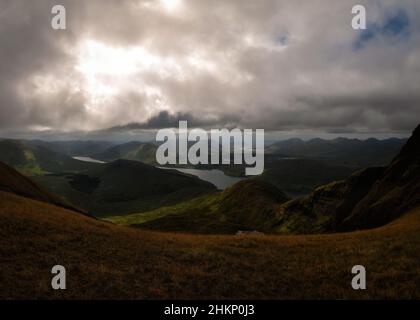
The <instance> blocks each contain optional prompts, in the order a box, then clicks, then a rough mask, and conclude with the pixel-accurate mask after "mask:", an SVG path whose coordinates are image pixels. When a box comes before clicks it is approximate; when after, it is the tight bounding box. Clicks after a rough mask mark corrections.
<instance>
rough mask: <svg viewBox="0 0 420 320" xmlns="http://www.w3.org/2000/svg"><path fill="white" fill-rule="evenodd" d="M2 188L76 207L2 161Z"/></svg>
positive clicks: (0, 180) (0, 170)
mask: <svg viewBox="0 0 420 320" xmlns="http://www.w3.org/2000/svg"><path fill="white" fill-rule="evenodd" d="M0 177H1V179H0V190H1V191H6V192H11V193H14V194H17V195H20V196H23V197H27V198H31V199H34V200H38V201H43V202H47V203H50V204H53V205H57V206H61V207H64V208H68V209H72V210H79V209H75V207H74V206H72V205H71V204H70V203H68V202H67V201H65V200H64V199H62V198H60V197H58V196H56V195H54V194H52V193H50V192H48V191H46V190H45V189H43V188H42V187H40V186H39V185H37V184H36V183H35V182H33V181H32V180H31V179H28V178H26V177H25V176H23V175H21V174H20V173H19V172H18V171H16V170H15V169H13V168H11V167H9V166H7V165H5V164H4V163H2V162H0Z"/></svg>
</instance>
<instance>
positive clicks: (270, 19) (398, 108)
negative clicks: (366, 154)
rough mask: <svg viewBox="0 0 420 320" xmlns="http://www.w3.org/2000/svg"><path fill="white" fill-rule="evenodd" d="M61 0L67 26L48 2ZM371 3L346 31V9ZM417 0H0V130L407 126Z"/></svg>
mask: <svg viewBox="0 0 420 320" xmlns="http://www.w3.org/2000/svg"><path fill="white" fill-rule="evenodd" d="M55 4H62V5H64V7H65V8H66V30H54V29H53V28H52V27H51V19H52V18H53V14H51V8H52V7H53V5H55ZM356 4H363V5H365V6H366V9H367V30H353V29H352V27H351V20H352V18H353V15H352V13H351V10H352V7H353V6H354V5H356ZM419 17H420V1H418V0H378V1H375V0H369V1H360V0H358V1H352V0H341V1H336V0H305V1H304V0H294V1H284V0H258V1H257V0H240V1H238V0H190V1H187V0H71V1H66V0H61V1H52V0H37V1H29V0H0V134H2V133H3V135H4V134H7V133H10V132H20V133H22V132H23V133H28V134H32V135H34V136H35V135H36V134H37V133H40V134H41V133H49V134H51V133H57V134H58V133H60V134H72V133H73V134H74V133H76V132H79V133H80V132H95V133H97V134H99V135H100V133H104V132H106V133H107V134H114V133H115V134H121V132H123V133H126V132H133V131H134V132H135V131H136V130H138V131H143V130H146V131H147V130H153V129H159V128H166V127H173V126H177V123H178V121H179V120H187V121H188V123H189V126H190V127H202V128H223V127H227V128H233V127H239V128H249V129H266V130H268V131H273V132H282V133H284V134H287V135H299V134H305V132H318V133H319V135H322V134H324V135H325V134H326V135H328V134H332V135H357V134H367V135H380V134H387V135H404V134H408V133H409V132H411V131H412V130H413V129H414V127H415V126H416V125H417V124H418V123H419V122H420V121H419V120H420V90H419V86H420V85H419V84H420V54H419V52H420V32H419V31H420V18H419Z"/></svg>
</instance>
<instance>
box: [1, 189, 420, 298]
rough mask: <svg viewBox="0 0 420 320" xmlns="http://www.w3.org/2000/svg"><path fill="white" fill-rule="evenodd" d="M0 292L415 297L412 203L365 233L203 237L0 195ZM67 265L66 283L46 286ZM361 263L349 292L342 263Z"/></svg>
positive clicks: (419, 226)
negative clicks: (357, 285)
mask: <svg viewBox="0 0 420 320" xmlns="http://www.w3.org/2000/svg"><path fill="white" fill-rule="evenodd" d="M0 204H1V206H0V239H1V240H0V260H1V268H0V298H3V299H4V298H6V299H12V298H18V299H22V298H41V299H50V298H71V299H92V298H104V299H108V298H115V299H123V298H130V299H140V298H146V299H151V298H199V299H201V298H216V299H218V298H231V299H232V298H237V299H245V298H257V299H263V298H282V299H300V298H304V299H308V298H313V299H325V298H328V299H368V298H390V299H396V298H400V299H402V298H420V289H419V288H420V232H419V231H420V209H418V210H414V211H412V212H410V213H409V214H407V215H405V216H404V217H403V218H401V219H399V220H397V221H395V222H393V223H392V224H390V225H388V226H385V227H382V228H378V229H375V230H368V231H361V232H353V233H347V234H334V235H322V236H241V237H238V236H203V235H201V236H200V235H183V234H166V233H158V232H148V231H141V230H136V229H132V228H128V227H124V226H115V225H113V224H111V223H107V222H103V221H98V220H93V219H91V218H88V217H84V216H82V215H79V214H77V213H74V212H71V211H68V210H65V209H62V208H58V207H54V206H51V205H49V204H46V203H41V202H37V201H34V200H30V199H26V198H21V197H19V196H16V195H13V194H10V193H5V192H0ZM55 264H62V265H64V266H65V267H66V268H67V290H65V291H53V290H52V289H51V287H50V281H51V273H50V271H51V267H52V266H53V265H55ZM356 264H362V265H364V266H366V268H367V272H368V290H365V291H354V290H352V289H351V286H350V281H351V278H352V275H351V273H350V270H351V267H352V266H353V265H356Z"/></svg>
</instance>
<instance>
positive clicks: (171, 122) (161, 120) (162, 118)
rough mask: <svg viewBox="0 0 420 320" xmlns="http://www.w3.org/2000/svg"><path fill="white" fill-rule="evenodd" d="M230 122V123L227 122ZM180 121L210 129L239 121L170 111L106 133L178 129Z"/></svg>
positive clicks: (116, 127)
mask: <svg viewBox="0 0 420 320" xmlns="http://www.w3.org/2000/svg"><path fill="white" fill-rule="evenodd" d="M228 120H229V122H227V121H228ZM179 121H187V122H188V125H189V126H190V127H196V128H209V127H211V126H217V127H220V126H221V127H229V128H230V127H232V126H235V125H234V123H235V121H237V119H235V118H234V117H230V116H226V117H223V119H215V118H213V119H211V118H207V119H206V118H205V117H201V118H196V117H194V116H193V115H191V114H190V113H185V112H179V113H176V114H170V113H169V112H168V111H162V112H160V113H159V114H157V115H156V116H153V117H151V118H150V119H148V120H147V121H145V122H142V123H138V122H135V123H129V124H126V125H122V126H115V127H112V128H109V129H107V130H106V131H125V130H139V129H162V128H177V127H178V126H179Z"/></svg>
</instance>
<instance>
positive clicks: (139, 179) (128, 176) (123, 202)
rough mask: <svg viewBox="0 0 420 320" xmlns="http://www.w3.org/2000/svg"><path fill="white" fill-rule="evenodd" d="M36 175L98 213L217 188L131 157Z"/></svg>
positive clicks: (126, 210)
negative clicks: (81, 171)
mask: <svg viewBox="0 0 420 320" xmlns="http://www.w3.org/2000/svg"><path fill="white" fill-rule="evenodd" d="M34 179H35V180H36V181H37V182H38V183H39V184H41V185H43V186H45V187H46V188H48V189H49V190H50V191H51V192H54V193H56V194H59V195H61V196H63V197H65V198H66V199H67V200H68V201H70V202H72V203H77V204H78V205H79V206H80V207H82V208H83V209H85V210H87V211H88V212H90V213H91V214H93V215H96V216H107V215H110V214H112V215H123V214H128V213H133V212H139V211H147V210H152V209H154V208H158V207H160V206H163V205H169V204H175V203H178V202H180V201H185V200H188V199H192V198H194V197H197V196H200V195H203V194H208V193H212V192H215V191H216V187H215V186H213V185H212V184H210V183H208V182H205V181H202V180H200V179H198V178H197V177H195V176H191V175H187V174H183V173H180V172H178V171H175V170H163V169H158V168H156V167H153V166H150V165H147V164H144V163H141V162H138V161H129V160H117V161H114V162H111V163H107V164H99V165H95V166H94V167H92V168H90V169H89V170H87V171H84V172H83V173H76V174H73V173H70V174H68V173H63V174H50V175H43V176H37V177H34Z"/></svg>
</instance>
